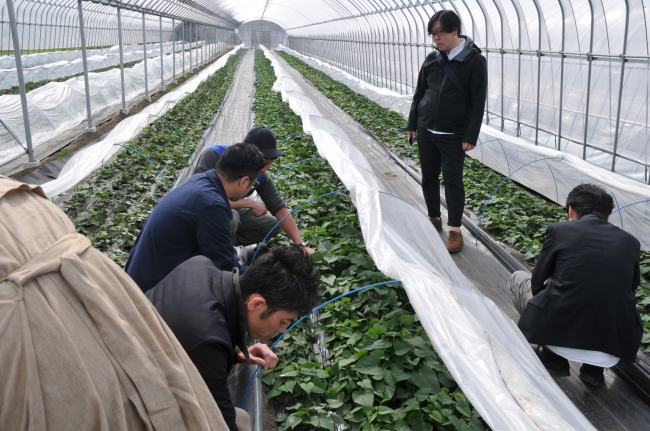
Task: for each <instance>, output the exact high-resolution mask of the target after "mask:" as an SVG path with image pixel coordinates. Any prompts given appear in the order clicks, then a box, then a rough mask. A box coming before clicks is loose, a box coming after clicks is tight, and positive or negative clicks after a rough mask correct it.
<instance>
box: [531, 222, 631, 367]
mask: <svg viewBox="0 0 650 431" xmlns="http://www.w3.org/2000/svg"><path fill="white" fill-rule="evenodd" d="M639 255H640V244H639V241H638V240H637V239H636V238H635V237H634V236H632V235H630V234H629V233H627V232H625V231H623V230H621V229H619V228H618V227H616V226H614V225H613V224H611V223H608V222H606V221H603V220H600V219H599V218H598V217H596V216H595V215H593V214H589V215H586V216H584V217H582V218H581V219H580V220H575V221H568V222H563V223H557V224H552V225H550V226H549V227H548V228H547V230H546V238H545V239H544V245H543V246H542V251H541V253H540V255H539V259H538V260H537V264H536V265H535V269H534V270H533V277H532V280H531V288H532V292H533V295H534V297H533V298H532V299H531V300H530V301H529V302H528V306H527V307H526V308H525V309H524V312H523V313H522V315H521V319H520V320H519V329H521V332H523V334H524V335H525V336H526V339H527V340H528V341H529V342H530V343H533V344H548V345H551V346H559V347H570V348H574V349H583V350H596V351H599V352H605V353H609V354H611V355H614V356H617V357H619V358H622V359H627V360H630V361H633V360H634V359H635V358H636V352H637V350H638V348H639V345H640V344H641V336H642V335H643V325H642V324H641V318H640V317H639V313H638V312H637V310H636V299H635V295H634V291H635V290H636V288H637V286H639V277H640V272H639ZM546 279H548V282H547V284H546V286H544V280H546Z"/></svg>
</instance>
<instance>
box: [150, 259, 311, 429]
mask: <svg viewBox="0 0 650 431" xmlns="http://www.w3.org/2000/svg"><path fill="white" fill-rule="evenodd" d="M319 285H320V276H319V274H318V270H317V269H316V268H315V267H314V264H313V263H312V260H311V258H310V257H309V256H307V255H305V254H304V253H303V252H302V251H301V250H299V249H298V248H295V247H275V248H273V249H271V251H270V252H269V253H267V254H265V255H263V256H261V257H260V258H258V259H257V260H256V261H255V263H253V265H251V267H250V268H249V269H248V270H247V271H246V272H245V273H244V274H242V275H241V276H240V275H239V270H238V269H237V268H235V269H234V270H233V271H232V272H230V271H222V270H219V269H217V268H215V266H214V265H213V264H212V262H211V261H210V259H208V258H206V257H203V256H197V257H193V258H192V259H189V260H188V261H186V262H184V263H182V264H181V265H179V266H178V267H177V268H176V269H175V270H173V271H172V272H171V273H170V274H169V275H167V277H165V278H164V279H163V280H162V281H161V282H160V283H159V284H158V285H156V287H154V288H153V289H151V290H149V291H148V292H147V293H146V295H147V297H148V298H149V299H150V300H151V302H152V303H153V305H154V307H156V310H158V313H160V315H161V316H162V318H163V320H164V321H165V322H166V323H167V325H168V326H169V328H170V329H171V330H172V332H173V333H174V335H176V337H177V338H178V341H179V342H180V343H181V345H182V346H183V348H184V349H185V351H186V352H187V354H188V356H189V357H190V359H191V360H192V362H194V365H196V368H197V369H198V370H199V373H200V374H201V376H202V377H203V379H204V380H205V383H206V384H207V386H208V389H210V392H212V396H213V397H214V399H215V401H216V402H217V404H218V405H219V409H220V410H221V414H222V415H223V417H224V419H225V420H226V422H227V423H228V427H229V428H230V430H231V431H237V430H239V431H244V430H250V423H248V415H247V414H246V412H245V411H244V410H241V409H236V408H235V407H233V404H232V401H231V399H230V392H229V390H228V386H227V384H226V380H227V378H228V373H229V372H230V369H231V368H232V367H233V365H234V364H235V363H236V362H240V363H244V364H250V365H259V366H260V367H262V368H263V369H265V370H268V369H271V368H274V367H275V366H276V365H277V363H278V358H277V356H276V355H275V354H274V353H273V352H272V351H271V350H270V349H269V348H268V346H267V345H266V344H255V345H253V346H251V347H247V346H246V334H248V335H249V336H250V337H251V338H261V339H269V338H271V337H272V336H273V335H275V334H276V333H278V332H279V333H282V332H284V331H286V330H287V328H288V327H289V325H290V324H291V321H292V320H294V319H295V318H296V317H298V315H299V314H305V313H308V312H309V311H311V310H312V308H313V307H314V306H315V305H316V304H317V302H318V299H319Z"/></svg>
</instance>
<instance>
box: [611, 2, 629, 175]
mask: <svg viewBox="0 0 650 431" xmlns="http://www.w3.org/2000/svg"><path fill="white" fill-rule="evenodd" d="M629 27H630V4H629V1H628V0H625V36H624V37H623V54H622V55H621V82H620V84H619V87H618V107H617V108H616V131H615V132H614V133H615V134H614V149H613V150H612V172H614V168H615V167H616V149H617V148H618V130H619V126H620V122H621V102H622V101H623V83H624V81H625V54H626V53H627V36H628V31H629Z"/></svg>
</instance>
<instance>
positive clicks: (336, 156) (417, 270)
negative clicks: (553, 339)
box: [265, 50, 594, 430]
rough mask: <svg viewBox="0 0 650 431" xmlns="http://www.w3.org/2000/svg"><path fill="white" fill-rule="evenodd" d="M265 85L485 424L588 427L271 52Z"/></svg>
mask: <svg viewBox="0 0 650 431" xmlns="http://www.w3.org/2000/svg"><path fill="white" fill-rule="evenodd" d="M265 54H266V56H267V57H268V58H269V60H271V62H272V63H273V67H274V69H275V73H276V75H277V77H278V78H277V81H276V83H275V85H274V87H273V88H274V90H276V91H278V92H281V93H282V100H283V101H285V102H287V103H289V105H290V107H291V109H292V110H293V111H294V112H296V114H298V115H300V117H301V118H302V121H303V129H304V130H305V132H308V133H310V134H311V135H312V136H313V138H314V142H315V144H316V146H317V148H318V152H319V153H320V155H321V156H323V157H325V158H326V159H327V161H328V162H329V164H330V165H331V166H332V168H333V169H334V171H335V172H336V174H337V175H338V176H339V178H340V179H341V180H342V181H343V183H344V184H345V185H346V187H347V188H348V190H349V191H350V196H351V198H352V201H353V202H354V204H355V206H356V208H357V212H358V214H359V221H360V224H361V229H362V232H363V237H364V241H365V243H366V247H367V249H368V252H369V253H370V255H371V256H372V258H373V260H374V262H375V264H376V265H377V267H378V268H379V270H380V271H382V272H383V273H384V274H386V275H387V276H389V277H393V278H395V279H400V280H402V283H403V284H404V288H405V289H406V291H407V293H408V295H409V299H410V301H411V304H412V305H413V307H414V308H415V311H416V313H417V315H418V316H419V318H420V321H421V322H422V325H423V326H424V328H425V330H426V332H427V334H428V335H429V338H430V339H431V342H432V343H433V345H434V347H435V348H436V351H437V352H438V354H439V355H440V356H441V358H442V359H443V360H444V362H445V364H446V365H447V367H448V368H449V370H450V372H451V373H452V375H453V376H454V378H455V379H456V381H457V382H458V383H459V385H460V386H461V387H462V388H463V392H464V393H465V394H466V395H467V397H468V398H469V399H470V400H471V401H472V404H473V405H474V407H476V409H477V410H478V411H479V412H480V413H481V415H482V416H483V418H484V419H485V420H486V421H487V422H488V423H489V424H490V426H491V427H492V428H493V429H512V430H524V429H525V430H535V429H540V430H563V429H574V430H592V429H594V428H593V427H592V426H591V424H590V423H589V421H588V420H587V419H586V418H585V417H584V416H583V415H582V413H580V411H579V410H578V409H577V408H576V407H575V406H574V405H573V403H572V402H571V401H570V400H569V399H568V398H567V397H566V395H565V394H564V393H563V392H562V391H561V390H560V388H559V387H558V386H557V385H556V384H555V382H554V381H553V379H552V378H551V377H550V375H549V374H548V373H547V372H546V370H545V369H544V368H543V366H542V364H541V363H540V362H539V360H538V359H537V357H536V356H535V353H534V352H533V350H532V349H530V347H529V345H528V342H527V341H526V339H525V338H524V337H523V335H522V334H521V332H520V331H519V330H518V329H517V327H516V325H515V324H514V322H512V320H511V319H510V318H509V317H507V316H506V314H505V313H503V312H502V311H501V310H500V309H499V308H498V307H497V306H496V305H495V304H494V303H492V301H491V300H489V299H487V298H486V297H484V296H483V295H481V294H480V293H478V292H477V291H475V290H474V289H473V288H472V286H470V284H469V283H468V281H467V279H466V278H465V277H464V276H463V275H462V274H461V273H460V271H459V270H458V268H457V267H456V265H455V264H454V262H453V261H452V259H451V257H450V255H449V253H448V252H447V250H446V248H445V246H444V244H443V242H442V240H441V238H440V236H439V235H438V234H437V232H435V230H434V228H433V226H432V225H431V223H430V222H429V220H428V218H427V217H426V216H425V215H424V214H422V213H421V212H420V211H419V210H418V209H416V208H415V207H413V206H412V205H411V204H410V203H408V202H406V201H403V200H402V199H401V198H398V197H396V196H394V195H392V194H390V193H389V192H388V190H387V188H386V187H384V186H383V185H382V182H381V180H380V179H379V178H378V177H377V176H375V175H374V174H373V173H372V168H371V166H370V164H369V163H368V161H367V160H366V159H365V157H364V156H363V154H361V153H360V152H359V150H358V149H357V148H356V147H355V146H354V144H353V143H352V141H351V140H350V138H349V137H348V136H347V135H346V133H345V132H344V131H343V130H341V129H340V128H339V127H338V126H337V125H335V124H334V123H332V122H331V121H329V120H327V119H325V118H323V116H322V114H321V113H320V112H319V110H318V108H316V106H315V105H314V103H313V102H312V101H311V100H310V99H309V98H308V97H306V96H305V95H304V94H303V92H302V90H301V89H300V87H299V86H298V85H297V84H296V83H295V81H294V80H293V78H291V76H290V75H289V74H288V73H287V72H286V71H285V70H283V68H282V66H280V64H279V63H278V61H277V59H276V58H275V56H274V54H272V53H270V52H269V51H268V50H265Z"/></svg>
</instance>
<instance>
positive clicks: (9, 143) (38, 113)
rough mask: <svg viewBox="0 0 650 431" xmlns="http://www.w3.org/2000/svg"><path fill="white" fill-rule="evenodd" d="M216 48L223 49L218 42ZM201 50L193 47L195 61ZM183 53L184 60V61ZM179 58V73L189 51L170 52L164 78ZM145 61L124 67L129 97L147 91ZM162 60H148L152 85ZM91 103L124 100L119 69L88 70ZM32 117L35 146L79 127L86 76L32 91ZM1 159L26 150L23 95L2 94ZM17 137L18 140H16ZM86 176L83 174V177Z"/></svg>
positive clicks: (102, 105) (156, 82)
mask: <svg viewBox="0 0 650 431" xmlns="http://www.w3.org/2000/svg"><path fill="white" fill-rule="evenodd" d="M216 48H217V49H220V50H224V49H225V48H226V46H225V45H223V44H219V46H217V47H216ZM199 51H200V49H193V50H192V56H193V60H192V62H193V63H192V64H195V61H196V58H197V57H196V55H197V53H198V52H199ZM183 56H184V57H185V60H183ZM174 58H175V60H176V72H177V73H180V72H181V71H182V70H183V61H184V62H185V64H186V67H189V61H190V53H189V52H185V53H184V54H183V55H180V54H179V55H175V56H171V55H167V56H165V57H164V59H163V79H165V80H167V79H170V78H171V77H172V75H173V70H174V66H173V61H174ZM144 73H145V70H144V62H140V63H138V64H136V65H135V66H133V67H131V68H126V69H124V86H125V93H126V100H127V101H130V100H133V99H135V98H137V97H138V96H140V95H142V94H144V91H145V82H144ZM160 73H161V70H160V59H159V57H158V58H153V59H152V60H151V61H148V62H147V77H148V81H149V85H150V86H151V88H153V87H155V86H156V85H159V84H160V81H161V76H160ZM88 76H89V79H90V105H91V107H92V112H98V111H101V110H102V109H105V108H106V107H109V106H111V105H116V104H119V103H120V102H121V100H122V99H121V78H120V70H119V68H118V69H112V70H109V71H106V72H101V73H89V74H88ZM27 101H28V106H29V117H30V124H31V130H32V142H33V145H34V146H35V147H37V146H38V145H40V144H42V143H43V142H46V141H47V140H49V139H51V138H52V136H54V135H56V134H58V133H61V132H63V131H65V130H68V129H69V128H71V127H73V126H76V125H77V124H79V123H81V122H82V121H84V119H85V118H86V101H85V88H84V79H83V77H77V78H71V79H69V80H67V81H65V82H50V83H49V84H47V85H45V86H43V87H40V88H37V89H35V90H33V91H30V92H29V93H28V95H27ZM0 119H1V120H2V126H0V162H1V161H2V160H3V159H10V158H11V157H12V156H15V155H16V154H20V153H21V152H23V151H24V150H23V147H22V146H21V144H20V143H19V142H21V143H22V142H25V134H24V130H25V129H24V126H23V116H22V107H21V104H20V96H18V95H5V96H2V97H0ZM16 138H17V139H16ZM82 178H83V177H82Z"/></svg>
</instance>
